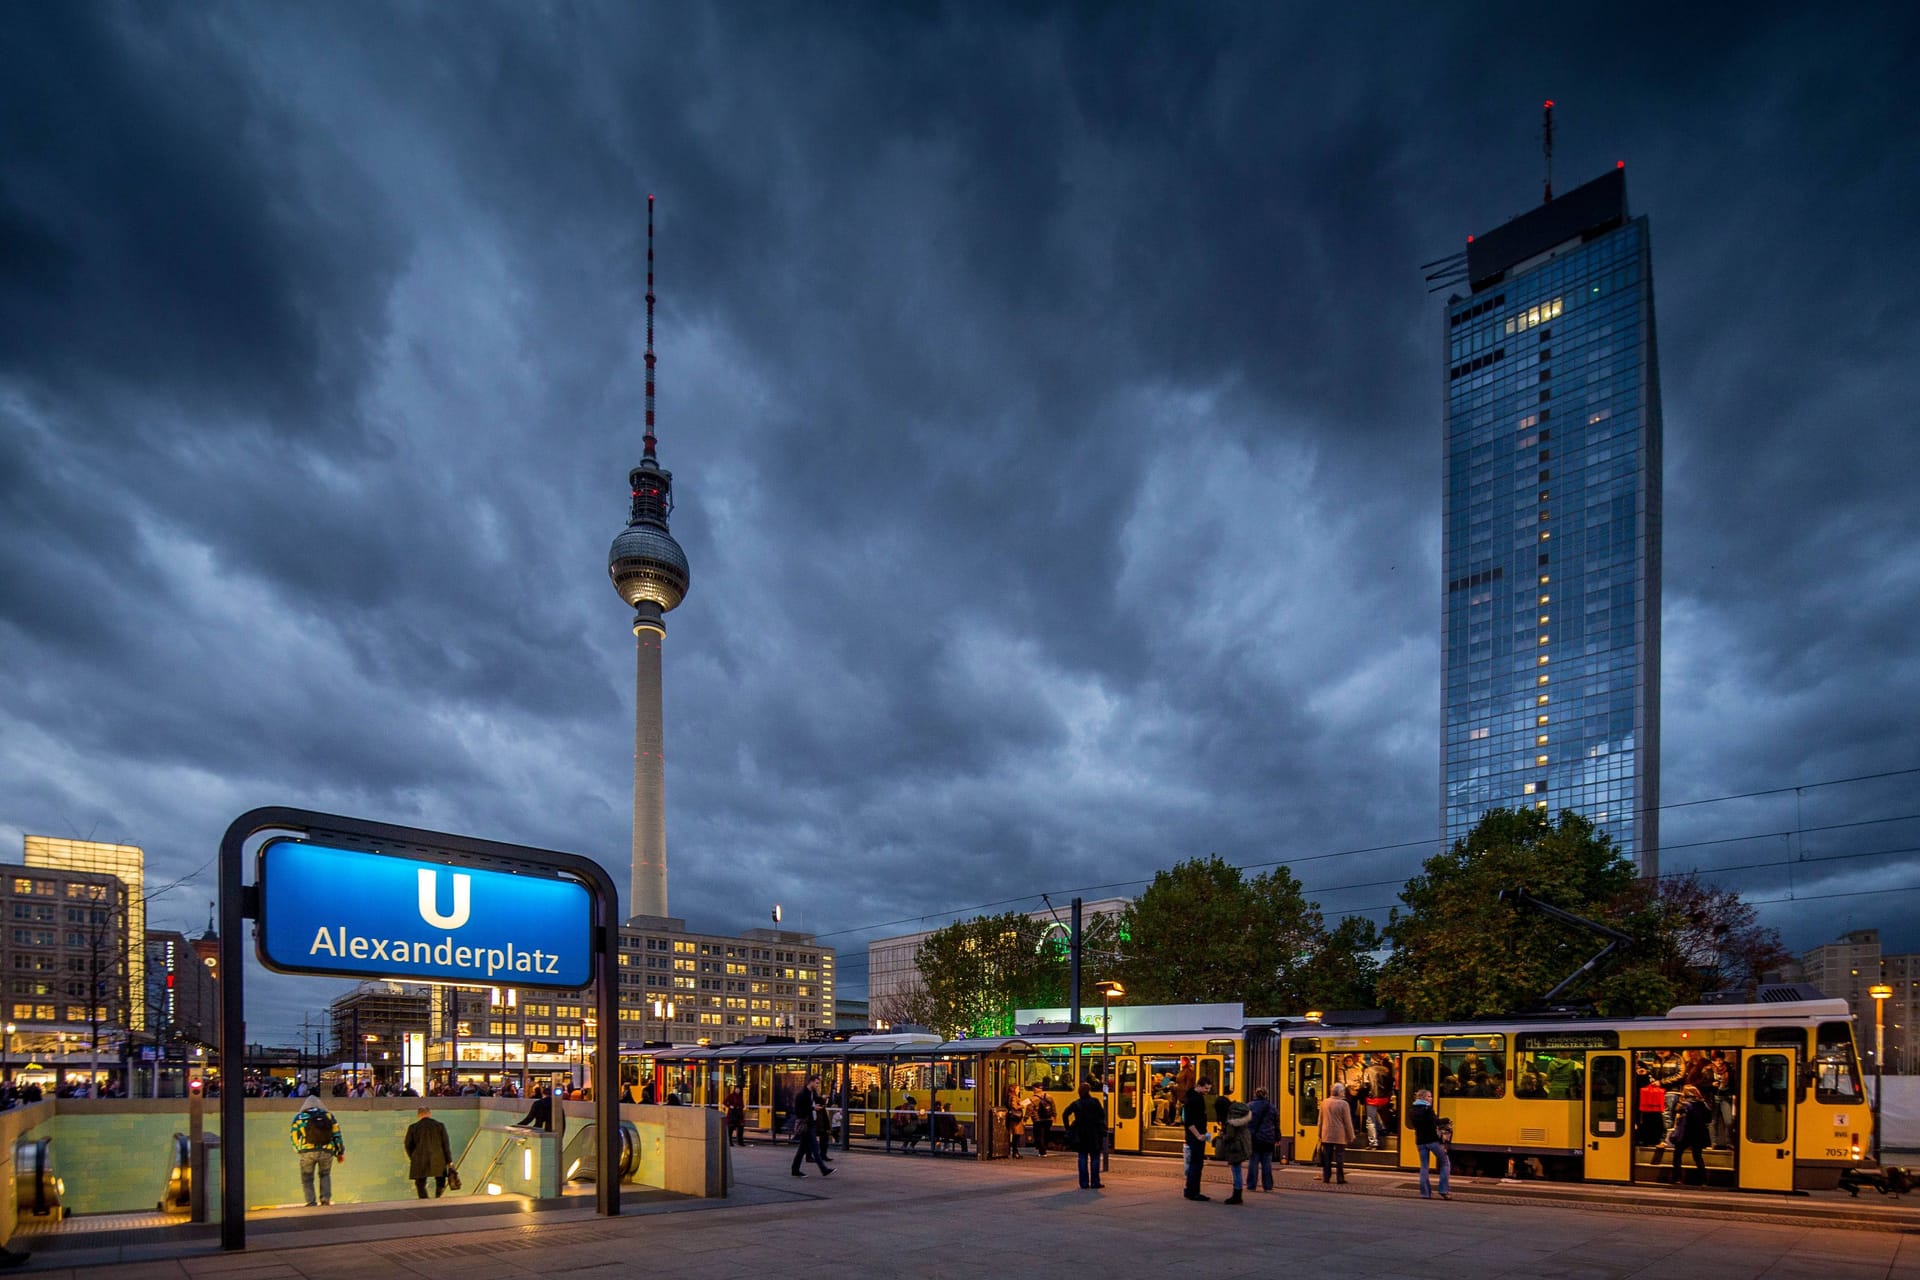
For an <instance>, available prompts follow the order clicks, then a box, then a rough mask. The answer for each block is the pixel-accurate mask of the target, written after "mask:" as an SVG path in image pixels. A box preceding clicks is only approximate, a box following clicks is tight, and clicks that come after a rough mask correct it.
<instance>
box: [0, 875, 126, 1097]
mask: <svg viewBox="0 0 1920 1280" xmlns="http://www.w3.org/2000/svg"><path fill="white" fill-rule="evenodd" d="M31 838H32V837H29V839H31ZM125 899H126V886H125V885H123V884H122V883H121V881H120V878H119V877H118V876H116V875H113V874H112V873H110V872H106V871H69V870H62V869H59V868H54V867H35V866H27V865H26V864H24V863H17V864H8V865H0V917H3V918H4V920H5V925H6V928H5V930H4V932H0V974H4V975H5V981H6V984H7V999H6V1002H5V1016H6V1021H7V1022H8V1023H9V1024H11V1025H12V1026H13V1028H14V1030H13V1032H12V1033H11V1034H10V1035H9V1036H8V1037H7V1039H8V1043H9V1055H8V1056H9V1057H11V1058H13V1059H15V1062H14V1067H15V1070H14V1075H15V1076H16V1077H18V1076H20V1075H21V1067H22V1064H24V1063H25V1062H26V1061H28V1060H29V1059H31V1060H35V1061H38V1062H40V1063H42V1064H43V1065H44V1066H45V1067H46V1068H47V1072H48V1074H47V1077H46V1080H45V1081H44V1083H48V1084H55V1083H66V1082H67V1081H69V1080H72V1081H84V1080H86V1079H88V1078H89V1077H88V1073H89V1072H90V1071H91V1070H92V1065H93V1063H94V1062H95V1061H96V1059H95V1057H94V1053H93V1050H94V1043H95V1039H96V1035H97V1038H98V1042H99V1050H100V1052H99V1057H98V1059H97V1061H99V1062H100V1063H101V1064H103V1065H102V1074H103V1076H106V1075H109V1073H108V1072H107V1070H106V1068H114V1069H116V1070H117V1068H118V1065H119V1062H120V1059H121V1049H122V1046H123V1044H124V1042H125V1040H126V1030H127V1010H128V1008H129V1006H130V1004H131V1003H132V1001H131V993H130V992H129V990H128V982H129V975H128V963H127V961H128V952H129V946H128V940H127V933H126V929H127V910H126V903H125ZM132 950H134V951H142V950H144V947H134V948H132ZM142 959H143V960H144V956H142ZM141 968H142V970H144V968H145V965H144V964H142V966H141ZM90 992H93V993H97V994H96V995H94V996H93V997H92V998H89V993H90ZM109 1078H110V1076H109Z"/></svg>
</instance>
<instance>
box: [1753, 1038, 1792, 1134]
mask: <svg viewBox="0 0 1920 1280" xmlns="http://www.w3.org/2000/svg"><path fill="white" fill-rule="evenodd" d="M1787 1061H1788V1060H1787V1059H1786V1058H1785V1057H1783V1056H1781V1055H1780V1054H1777V1053H1755V1054H1754V1055H1753V1056H1752V1057H1751V1058H1748V1059H1747V1106H1746V1112H1747V1141H1748V1142H1767V1143H1780V1142H1785V1141H1786V1140H1787V1108H1788V1105H1789V1102H1790V1100H1791V1098H1792V1093H1791V1089H1790V1085H1791V1081H1789V1080H1788V1078H1787Z"/></svg>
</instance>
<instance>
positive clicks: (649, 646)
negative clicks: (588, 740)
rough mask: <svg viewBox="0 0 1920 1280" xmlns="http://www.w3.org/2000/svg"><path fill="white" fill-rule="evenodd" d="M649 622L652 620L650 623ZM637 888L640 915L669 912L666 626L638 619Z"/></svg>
mask: <svg viewBox="0 0 1920 1280" xmlns="http://www.w3.org/2000/svg"><path fill="white" fill-rule="evenodd" d="M649 621H650V620H649ZM633 634H634V637H635V640H636V642H637V643H636V644H635V646H634V648H635V652H636V654H637V655H638V656H637V659H636V662H635V668H634V679H633V706H634V715H633V885H632V893H631V895H630V896H629V898H628V901H629V902H630V903H631V904H632V905H631V907H630V910H631V912H632V914H634V915H637V916H664V915H666V914H667V764H666V758H665V756H664V754H663V753H662V750H661V748H662V745H663V744H662V738H663V737H664V732H663V729H662V722H663V717H662V715H661V710H660V645H661V643H662V642H663V641H664V640H665V639H666V630H665V628H664V627H655V626H650V625H646V622H645V621H643V620H642V618H641V617H638V616H637V617H636V618H635V620H634V627H633Z"/></svg>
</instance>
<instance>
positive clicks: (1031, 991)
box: [874, 911, 1120, 1038]
mask: <svg viewBox="0 0 1920 1280" xmlns="http://www.w3.org/2000/svg"><path fill="white" fill-rule="evenodd" d="M1080 928H1081V937H1080V951H1081V964H1080V1005H1081V1008H1083V1009H1086V1008H1090V1007H1092V1006H1095V1005H1098V1004H1099V1003H1100V993H1099V992H1098V991H1097V990H1095V988H1094V984H1095V983H1096V982H1098V981H1099V980H1100V979H1101V978H1103V977H1106V976H1108V975H1109V974H1110V972H1111V971H1112V969H1113V967H1114V966H1113V964H1112V961H1111V957H1112V956H1114V955H1115V954H1116V952H1117V949H1118V945H1119V935H1120V929H1119V922H1118V921H1117V920H1115V919H1114V918H1113V917H1111V916H1094V917H1092V918H1090V919H1088V920H1085V921H1083V922H1082V923H1081V927H1080ZM1060 932H1061V931H1060V930H1059V929H1058V928H1056V927H1055V924H1054V922H1052V921H1044V920H1035V919H1033V918H1031V917H1029V916H1026V915H1023V914H1021V913H1020V912H1017V911H1014V912H1008V913H1006V914H1005V915H998V916H981V917H978V918H976V919H973V920H963V921H960V922H958V923H955V924H950V925H948V926H947V927H946V928H944V929H941V930H939V931H938V932H937V933H934V934H932V935H931V936H930V937H928V938H927V940H926V941H925V942H923V943H921V944H920V951H919V954H918V955H916V956H915V957H914V964H915V967H916V968H917V969H918V970H919V974H920V982H919V986H918V987H917V988H914V989H912V990H909V991H906V992H902V993H899V994H898V995H896V996H895V997H894V998H893V999H891V1000H889V1001H888V1005H889V1009H890V1010H891V1012H887V1013H881V1012H879V1011H877V1010H876V1011H874V1012H875V1014H876V1016H880V1017H885V1018H887V1019H888V1020H889V1021H895V1022H919V1023H922V1024H924V1025H926V1026H929V1027H932V1028H933V1029H934V1030H936V1031H939V1032H940V1033H941V1034H943V1035H947V1036H951V1037H956V1038H957V1037H962V1036H993V1035H1012V1034H1014V1012H1015V1011H1016V1010H1018V1009H1051V1008H1064V1007H1067V1005H1068V1003H1069V1002H1068V999H1067V993H1068V990H1069V987H1070V983H1071V982H1072V958H1071V951H1072V949H1071V946H1070V943H1069V941H1068V940H1067V939H1066V938H1064V937H1061V936H1060ZM903 1015H904V1016H903Z"/></svg>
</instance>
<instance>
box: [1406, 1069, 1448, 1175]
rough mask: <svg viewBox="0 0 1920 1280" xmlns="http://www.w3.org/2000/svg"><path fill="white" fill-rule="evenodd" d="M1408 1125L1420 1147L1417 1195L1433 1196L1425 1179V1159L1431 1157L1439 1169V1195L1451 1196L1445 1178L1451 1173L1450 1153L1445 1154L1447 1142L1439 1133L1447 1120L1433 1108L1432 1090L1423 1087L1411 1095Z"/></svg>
mask: <svg viewBox="0 0 1920 1280" xmlns="http://www.w3.org/2000/svg"><path fill="white" fill-rule="evenodd" d="M1407 1125H1408V1127H1409V1128H1411V1129H1412V1130H1413V1141H1414V1145H1415V1146H1417V1147H1419V1148H1420V1198H1421V1199H1422V1200H1431V1199H1433V1186H1432V1184H1431V1183H1430V1182H1429V1181H1428V1180H1427V1162H1428V1161H1429V1160H1431V1161H1432V1162H1433V1163H1434V1164H1435V1165H1437V1166H1439V1169H1440V1198H1441V1199H1442V1200H1451V1199H1453V1197H1452V1196H1451V1195H1449V1194H1447V1193H1448V1190H1449V1187H1448V1182H1449V1180H1450V1179H1451V1178H1452V1176H1453V1157H1452V1156H1450V1155H1448V1154H1447V1144H1446V1142H1445V1141H1444V1140H1442V1138H1441V1137H1440V1134H1441V1130H1442V1129H1443V1128H1444V1127H1446V1125H1447V1121H1446V1119H1445V1118H1444V1117H1442V1116H1440V1115H1438V1114H1436V1113H1435V1112H1434V1109H1433V1091H1432V1090H1430V1089H1422V1090H1421V1091H1420V1092H1419V1093H1416V1094H1414V1095H1413V1106H1412V1108H1411V1109H1410V1110H1409V1111H1408V1112H1407Z"/></svg>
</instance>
